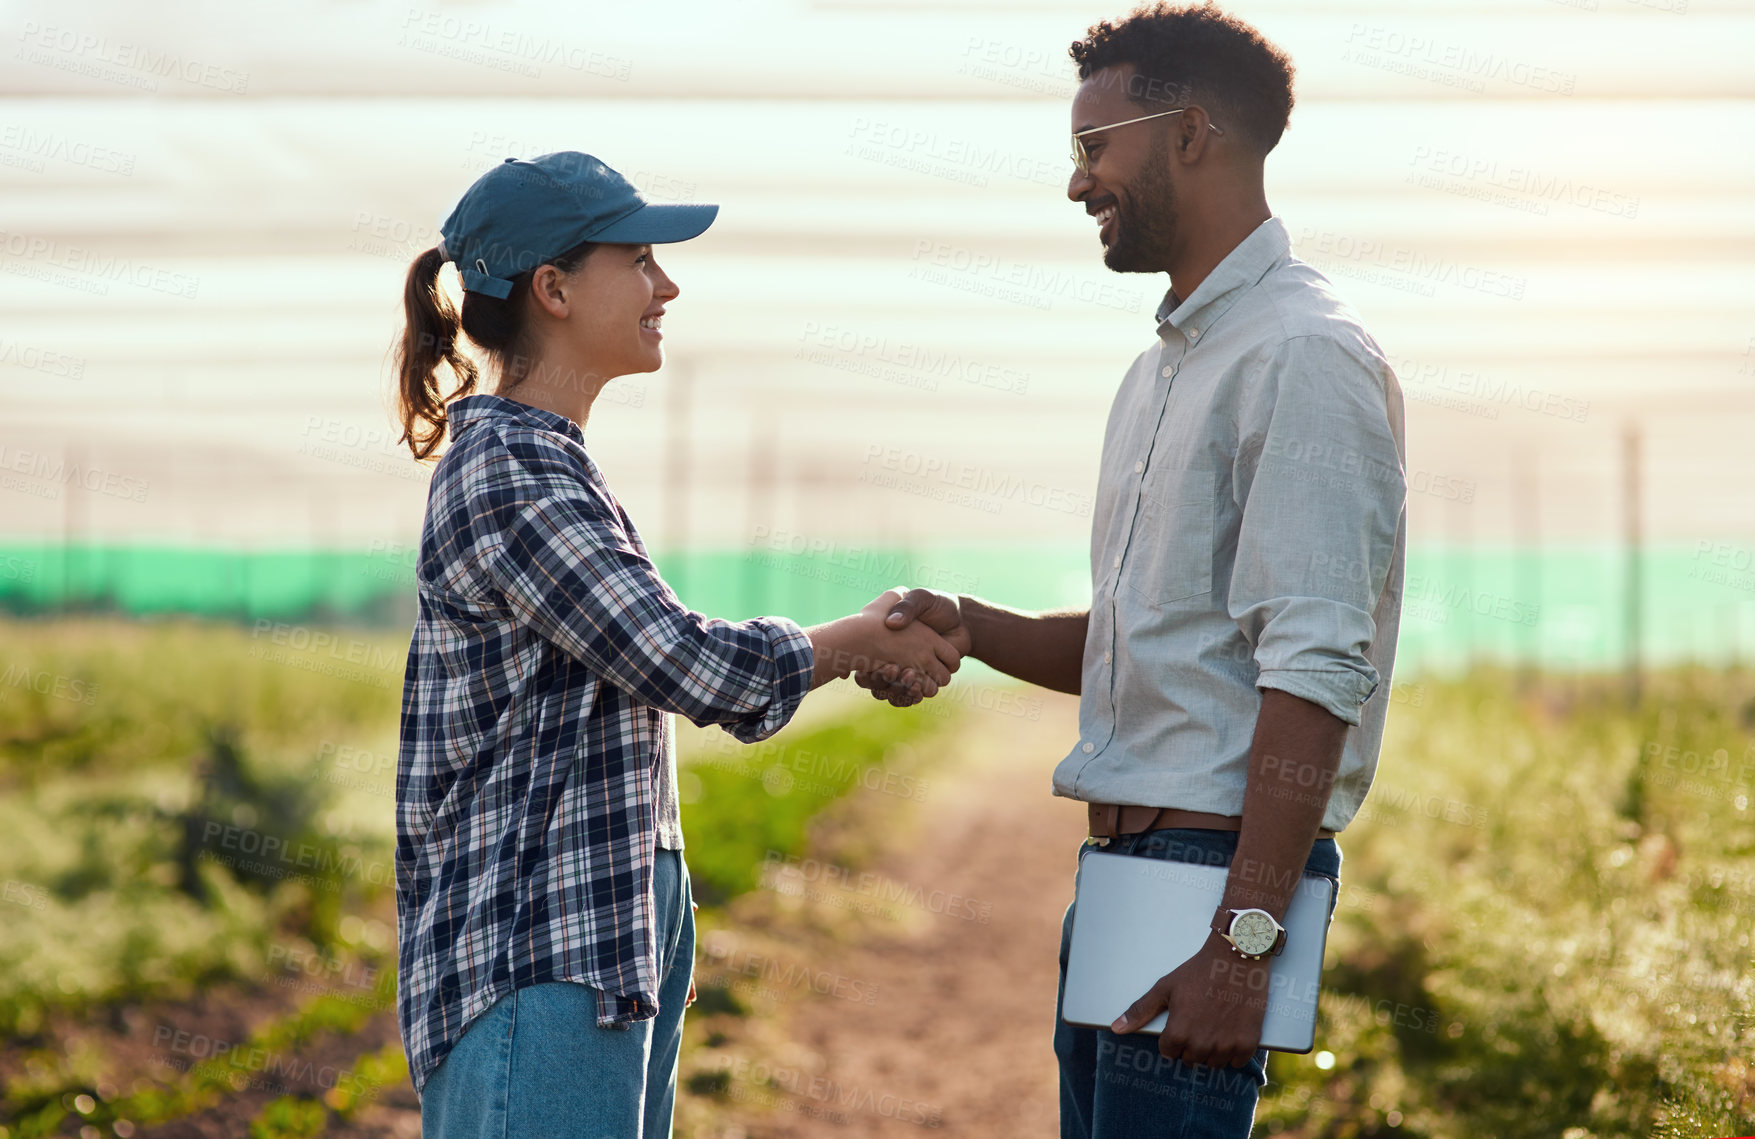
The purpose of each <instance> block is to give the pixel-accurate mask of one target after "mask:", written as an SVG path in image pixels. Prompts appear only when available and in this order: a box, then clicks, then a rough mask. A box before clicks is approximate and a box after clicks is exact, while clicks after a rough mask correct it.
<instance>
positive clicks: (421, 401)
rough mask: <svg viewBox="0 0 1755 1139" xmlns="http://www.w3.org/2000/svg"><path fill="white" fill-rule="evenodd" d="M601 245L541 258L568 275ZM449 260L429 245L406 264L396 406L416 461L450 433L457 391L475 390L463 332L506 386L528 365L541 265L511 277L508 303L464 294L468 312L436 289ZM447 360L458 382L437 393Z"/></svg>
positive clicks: (581, 246) (474, 373) (585, 244)
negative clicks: (530, 319) (532, 302)
mask: <svg viewBox="0 0 1755 1139" xmlns="http://www.w3.org/2000/svg"><path fill="white" fill-rule="evenodd" d="M595 247H596V246H595V244H594V243H592V242H589V241H587V242H582V243H580V244H579V245H575V246H574V247H573V248H571V249H569V250H567V251H566V252H565V253H562V254H560V255H559V256H556V257H550V258H549V259H548V260H546V261H544V262H543V263H542V264H544V265H553V266H554V267H555V268H557V269H559V270H560V271H561V272H563V273H571V272H573V271H574V270H575V269H577V268H578V267H579V266H580V265H582V264H584V263H585V258H586V257H587V256H588V255H589V254H590V252H591V250H592V249H594V248H595ZM444 264H445V257H444V255H443V254H442V253H440V252H439V250H438V249H437V248H433V249H429V250H427V251H426V252H424V253H422V254H421V255H420V256H418V257H416V258H415V259H414V264H412V265H410V266H409V267H408V278H407V280H406V281H405V282H404V283H403V286H402V310H403V317H404V321H405V323H404V326H403V329H402V339H401V340H400V341H399V342H398V343H397V345H396V357H395V366H396V405H397V414H398V416H399V417H400V418H401V420H402V437H401V438H400V439H398V440H397V442H398V443H407V444H408V449H409V450H410V451H412V452H414V457H415V458H416V459H425V458H427V457H429V456H430V455H432V453H433V451H434V450H435V449H437V447H438V446H439V442H440V441H441V440H442V439H444V437H445V426H446V417H445V406H446V405H447V404H449V403H450V402H451V401H452V400H454V399H456V398H458V397H459V396H466V395H468V394H470V393H471V392H473V391H474V390H475V385H476V381H477V380H478V379H479V378H480V377H479V375H478V374H477V371H476V367H475V361H473V360H471V359H470V358H469V355H468V354H467V353H466V352H464V351H463V348H462V346H461V345H459V344H458V342H457V334H458V333H459V332H462V333H465V334H466V335H468V337H469V339H470V340H471V341H473V342H474V343H475V345H476V346H477V347H479V348H480V349H481V350H482V351H483V352H485V353H486V354H487V357H488V359H489V360H490V361H492V363H493V365H494V369H495V371H496V372H497V373H498V375H499V378H500V385H501V387H502V389H503V388H506V387H510V386H513V385H515V384H516V383H517V382H518V381H519V380H520V379H522V378H523V373H524V372H525V371H526V370H527V369H528V367H529V365H530V354H529V353H528V352H525V351H523V350H522V349H523V341H524V337H525V331H526V330H525V323H524V302H525V299H526V298H528V297H529V295H530V281H531V278H532V277H533V276H534V275H535V272H536V268H540V267H541V266H537V267H535V268H531V269H527V270H525V271H524V272H522V273H519V274H518V275H517V276H516V277H513V278H512V292H511V294H510V295H509V296H507V297H506V298H505V299H504V300H501V299H500V298H498V297H490V296H488V295H487V294H485V293H473V292H465V293H464V294H463V311H462V313H459V312H458V311H457V309H456V308H454V307H453V306H452V304H451V300H450V298H449V297H447V296H446V295H445V294H444V293H443V292H441V291H440V289H439V270H440V269H441V268H443V267H444ZM441 363H443V364H448V365H450V368H451V374H452V375H454V376H455V377H457V386H456V387H455V388H453V389H452V390H451V393H450V394H449V395H443V394H441V393H440V390H439V377H438V368H439V365H440V364H441Z"/></svg>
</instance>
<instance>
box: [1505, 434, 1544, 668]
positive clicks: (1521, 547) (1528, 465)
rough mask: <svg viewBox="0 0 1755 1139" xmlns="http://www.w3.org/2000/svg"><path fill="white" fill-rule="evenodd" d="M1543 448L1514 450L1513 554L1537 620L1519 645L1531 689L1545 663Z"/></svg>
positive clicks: (1525, 598)
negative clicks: (1540, 466)
mask: <svg viewBox="0 0 1755 1139" xmlns="http://www.w3.org/2000/svg"><path fill="white" fill-rule="evenodd" d="M1539 455H1540V452H1538V451H1534V450H1530V449H1528V448H1524V447H1519V448H1518V449H1517V450H1515V451H1513V452H1512V477H1511V518H1512V526H1513V529H1514V532H1515V534H1516V541H1515V542H1514V543H1513V547H1514V551H1515V552H1514V554H1513V557H1515V558H1516V559H1517V563H1516V569H1515V572H1516V578H1515V580H1516V582H1517V591H1518V593H1520V594H1522V595H1523V603H1524V604H1525V605H1528V606H1532V607H1533V608H1534V611H1535V621H1534V623H1533V624H1532V625H1531V626H1530V631H1529V635H1528V637H1527V638H1526V640H1525V643H1524V644H1523V645H1521V646H1518V647H1517V650H1516V651H1517V654H1518V687H1520V688H1522V689H1524V690H1526V691H1527V690H1528V689H1530V688H1531V687H1533V686H1534V685H1535V683H1536V681H1537V680H1538V679H1539V678H1540V676H1541V663H1542V608H1543V604H1542V603H1543V601H1544V600H1545V599H1544V598H1543V597H1542V561H1541V559H1542V509H1541V483H1540V480H1539V478H1538V473H1537V472H1538V457H1539Z"/></svg>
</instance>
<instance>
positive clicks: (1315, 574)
mask: <svg viewBox="0 0 1755 1139" xmlns="http://www.w3.org/2000/svg"><path fill="white" fill-rule="evenodd" d="M1071 52H1072V57H1073V59H1074V60H1075V61H1077V63H1078V71H1079V77H1080V80H1081V83H1080V85H1079V88H1078V92H1077V94H1076V95H1075V97H1074V99H1073V104H1072V128H1073V149H1074V153H1073V160H1074V165H1075V172H1074V174H1073V176H1072V179H1071V181H1070V182H1068V184H1067V196H1068V197H1069V198H1071V199H1072V200H1073V201H1074V202H1077V203H1080V204H1082V205H1083V206H1084V207H1085V212H1086V213H1088V214H1089V215H1091V216H1092V217H1093V218H1095V219H1096V221H1097V224H1098V226H1099V229H1098V235H1099V237H1100V239H1101V241H1102V245H1103V260H1104V263H1105V264H1107V265H1108V266H1109V267H1110V268H1111V269H1114V270H1116V271H1117V272H1123V273H1168V274H1169V276H1170V289H1169V292H1168V293H1167V294H1166V295H1165V297H1164V301H1163V303H1162V304H1161V305H1159V306H1158V310H1157V313H1156V315H1155V320H1156V326H1157V339H1156V340H1155V341H1154V342H1153V343H1152V344H1151V346H1150V347H1148V348H1147V349H1146V351H1144V352H1142V353H1141V354H1140V355H1139V357H1138V359H1136V360H1135V361H1134V363H1133V366H1132V367H1131V368H1130V369H1128V372H1127V374H1126V376H1125V377H1124V378H1123V379H1122V381H1121V386H1120V388H1119V390H1118V391H1117V392H1116V395H1115V402H1114V405H1113V407H1112V409H1111V411H1110V414H1109V424H1108V429H1107V433H1106V435H1105V437H1104V443H1103V453H1102V460H1101V466H1100V472H1099V481H1098V491H1097V502H1096V509H1095V511H1094V516H1093V526H1092V534H1091V576H1092V587H1093V588H1092V598H1091V604H1090V606H1089V608H1085V609H1078V610H1071V611H1059V612H1045V613H1025V612H1019V611H1016V610H1010V609H1006V608H1004V607H1002V606H999V605H995V604H993V603H990V602H986V601H981V600H978V599H976V598H973V597H966V596H965V597H955V596H951V595H947V594H942V593H937V592H934V591H931V590H912V591H910V592H909V593H908V595H907V596H906V597H905V598H904V599H903V600H902V601H901V602H900V603H899V604H898V605H897V606H896V607H895V609H894V610H893V611H892V613H891V614H890V616H889V618H888V620H889V621H890V623H891V624H893V625H896V626H897V627H900V626H902V625H905V624H906V623H908V622H909V621H912V620H916V619H918V620H922V621H925V622H926V623H928V624H930V625H932V626H933V627H934V628H936V629H938V630H939V631H940V632H941V633H942V634H944V635H945V636H946V638H947V639H949V640H950V641H951V642H952V643H953V644H954V645H956V647H957V648H959V649H960V650H962V651H963V652H965V653H969V654H973V655H974V656H975V657H977V658H979V659H980V660H983V661H986V662H987V663H988V664H990V665H992V666H993V667H994V668H997V669H998V670H1000V671H1001V672H1004V673H1007V674H1009V675H1011V676H1014V677H1018V678H1020V679H1022V680H1026V681H1029V682H1032V683H1036V684H1042V685H1045V686H1047V687H1049V688H1053V689H1057V690H1059V691H1062V692H1071V693H1077V694H1078V695H1079V697H1080V703H1079V740H1078V742H1077V743H1075V744H1074V745H1073V746H1072V748H1071V750H1070V752H1069V753H1068V754H1067V756H1066V758H1065V759H1064V760H1062V761H1061V762H1060V764H1059V766H1058V767H1056V769H1055V771H1054V792H1055V794H1057V795H1062V796H1066V797H1069V798H1072V799H1076V800H1081V801H1083V802H1084V803H1086V804H1087V815H1088V819H1089V823H1090V829H1091V839H1090V840H1089V841H1088V843H1087V845H1086V846H1085V847H1084V848H1082V849H1084V850H1088V849H1091V848H1092V845H1093V844H1094V845H1101V846H1102V847H1104V848H1105V849H1107V850H1109V851H1113V852H1119V853H1123V854H1129V855H1135V856H1139V857H1147V858H1159V859H1167V860H1173V861H1184V862H1205V863H1209V864H1213V865H1225V866H1228V867H1229V872H1228V875H1227V882H1226V888H1225V894H1224V897H1223V899H1222V900H1221V902H1220V903H1219V908H1218V912H1217V913H1216V914H1215V915H1214V920H1213V926H1214V928H1213V932H1212V933H1211V935H1210V936H1209V937H1208V938H1207V941H1206V942H1205V944H1204V945H1203V946H1202V947H1201V949H1200V950H1199V951H1198V952H1197V953H1196V954H1195V955H1194V956H1193V957H1192V958H1190V959H1189V960H1188V961H1186V962H1185V963H1183V964H1182V965H1180V966H1178V967H1176V968H1175V969H1174V970H1172V971H1171V972H1170V973H1168V974H1167V975H1166V976H1164V977H1163V978H1162V979H1161V980H1160V981H1158V983H1157V984H1155V985H1153V986H1152V987H1151V989H1150V990H1149V991H1148V992H1146V993H1145V994H1143V995H1142V996H1141V997H1140V999H1139V1000H1138V1001H1137V1002H1136V1003H1135V1004H1134V1005H1133V1006H1132V1007H1131V1008H1129V1009H1128V1010H1127V1011H1126V1013H1125V1014H1124V1015H1123V1016H1122V1017H1121V1018H1120V1019H1118V1020H1117V1021H1116V1022H1115V1023H1114V1024H1113V1025H1112V1026H1110V1027H1109V1028H1106V1029H1096V1028H1087V1027H1079V1026H1075V1025H1069V1024H1067V1023H1065V1022H1064V1021H1061V1020H1059V1019H1058V1018H1057V1021H1056V1026H1055V1032H1054V1050H1055V1054H1056V1056H1057V1057H1058V1059H1059V1062H1060V1088H1061V1091H1060V1097H1061V1134H1062V1135H1063V1136H1080V1137H1096V1139H1104V1137H1111V1139H1113V1137H1120V1136H1136V1135H1177V1136H1235V1137H1237V1139H1245V1137H1246V1136H1247V1135H1248V1134H1249V1130H1250V1126H1251V1123H1252V1121H1253V1118H1254V1113H1255V1108H1256V1102H1257V1098H1258V1094H1259V1089H1260V1088H1261V1087H1263V1086H1265V1085H1266V1083H1267V1074H1266V1060H1267V1050H1266V1049H1264V1048H1259V1047H1258V1044H1259V1043H1260V1040H1261V1025H1262V1020H1263V1016H1264V1013H1265V1002H1264V1001H1263V1000H1262V994H1265V993H1266V992H1267V985H1266V982H1267V975H1268V971H1269V967H1270V965H1271V964H1272V955H1273V953H1274V952H1277V951H1278V949H1279V947H1280V946H1281V945H1282V944H1283V939H1282V940H1281V941H1279V942H1276V944H1275V946H1274V948H1273V949H1272V950H1269V951H1268V952H1267V953H1265V954H1263V953H1261V952H1260V950H1259V949H1258V950H1257V955H1256V956H1250V955H1248V954H1245V953H1244V951H1243V949H1242V947H1241V946H1240V945H1239V944H1234V943H1233V941H1232V940H1231V935H1232V934H1233V933H1241V931H1242V930H1243V929H1244V928H1245V927H1243V926H1238V927H1232V926H1231V925H1230V924H1229V922H1230V921H1231V920H1233V919H1235V916H1236V915H1235V913H1233V911H1246V910H1262V911H1266V913H1267V915H1268V916H1270V917H1272V918H1273V919H1274V922H1275V923H1276V924H1279V923H1280V922H1281V920H1282V919H1283V918H1284V917H1285V913H1286V909H1287V906H1288V905H1289V903H1290V901H1291V898H1292V895H1293V893H1294V891H1295V890H1296V888H1297V884H1298V880H1299V877H1300V872H1303V873H1306V874H1320V875H1325V876H1328V877H1331V878H1335V879H1337V880H1338V878H1339V875H1340V862H1341V856H1340V850H1339V848H1338V846H1337V845H1336V843H1335V840H1334V835H1335V833H1336V832H1338V831H1340V830H1341V829H1342V828H1343V827H1345V826H1346V825H1347V823H1348V822H1349V821H1350V820H1351V819H1352V818H1353V816H1354V815H1355V814H1356V813H1357V811H1358V810H1359V807H1360V805H1361V803H1362V802H1363V800H1364V798H1365V794H1366V791H1367V790H1368V789H1369V788H1370V785H1371V781H1372V777H1373V775H1374V774H1375V771H1376V767H1377V755H1378V747H1379V743H1380V741H1381V740H1382V736H1383V725H1384V716H1385V710H1386V705H1387V703H1388V700H1387V697H1388V689H1389V685H1390V673H1391V669H1392V665H1393V663H1394V656H1395V640H1396V628H1397V625H1398V622H1399V617H1400V604H1401V588H1402V567H1403V547H1404V538H1405V522H1406V512H1405V502H1404V500H1405V494H1406V478H1405V466H1404V448H1403V433H1402V399H1401V392H1400V389H1399V387H1398V385H1397V383H1396V378H1395V375H1394V373H1393V372H1392V371H1391V369H1390V366H1389V364H1388V362H1387V361H1386V359H1385V357H1384V354H1383V352H1382V351H1381V350H1380V349H1379V347H1378V345H1377V342H1376V341H1375V340H1373V339H1372V337H1371V335H1370V333H1368V332H1367V331H1366V330H1365V328H1364V325H1363V324H1362V323H1361V321H1360V319H1359V316H1358V314H1357V313H1356V312H1355V311H1354V310H1353V309H1352V308H1350V307H1349V306H1348V305H1347V304H1346V303H1345V302H1344V301H1342V300H1341V298H1340V297H1339V296H1338V295H1337V294H1336V292H1335V290H1334V288H1333V286H1332V285H1331V284H1330V282H1329V281H1328V280H1327V279H1326V278H1325V277H1324V276H1323V275H1322V274H1321V273H1319V272H1317V271H1316V270H1315V269H1313V268H1312V267H1311V266H1309V265H1307V264H1305V263H1304V262H1302V261H1300V260H1298V259H1297V258H1296V257H1294V256H1293V255H1292V253H1291V250H1290V241H1289V237H1288V234H1287V230H1286V226H1285V224H1284V223H1283V222H1282V221H1281V219H1280V218H1278V217H1276V216H1275V215H1274V214H1273V212H1272V211H1271V210H1270V209H1269V207H1268V203H1267V198H1266V196H1265V193H1264V190H1263V175H1262V171H1263V164H1264V162H1265V159H1266V157H1267V155H1268V152H1269V151H1271V150H1272V149H1273V148H1274V146H1275V145H1277V144H1278V142H1279V140H1280V136H1281V134H1282V133H1283V132H1284V130H1285V129H1286V126H1287V124H1288V122H1289V119H1290V115H1291V109H1292V66H1291V62H1290V60H1289V59H1287V57H1286V56H1285V54H1284V53H1283V52H1281V51H1280V50H1279V49H1278V48H1276V47H1274V46H1273V45H1272V44H1270V43H1268V42H1267V41H1266V40H1265V39H1263V38H1262V36H1261V35H1260V34H1259V33H1258V32H1257V31H1256V30H1255V29H1254V28H1252V27H1250V26H1249V25H1247V24H1245V23H1243V22H1242V21H1240V20H1237V19H1235V18H1234V17H1231V16H1229V15H1227V14H1225V13H1223V12H1222V11H1220V10H1218V9H1216V8H1214V7H1212V6H1210V5H1206V6H1201V7H1195V8H1173V7H1169V6H1167V5H1158V6H1155V7H1150V8H1142V9H1140V10H1138V11H1136V12H1135V13H1134V14H1133V15H1131V16H1130V17H1128V18H1127V19H1125V20H1122V21H1119V22H1115V23H1110V22H1104V23H1100V24H1097V25H1096V26H1094V27H1092V28H1091V29H1090V31H1089V33H1088V34H1087V35H1086V37H1085V38H1084V39H1083V40H1080V41H1078V42H1076V43H1074V44H1073V45H1072V48H1071ZM888 682H889V677H887V676H885V675H866V676H863V677H861V678H860V683H861V684H862V685H864V686H865V687H867V688H870V689H872V691H873V693H874V694H875V695H877V696H879V697H880V698H892V702H897V703H902V702H908V701H909V700H910V699H911V698H910V697H908V696H906V695H905V693H903V692H901V691H899V690H893V689H892V688H891V687H890V685H889V683H888ZM1330 913H1331V916H1332V913H1333V909H1332V903H1331V908H1330ZM1072 919H1073V908H1072V907H1070V906H1069V907H1068V909H1067V916H1066V921H1065V923H1064V925H1063V932H1062V941H1061V985H1062V989H1063V991H1064V987H1065V969H1066V953H1067V938H1068V936H1069V934H1070V930H1071V924H1072ZM1250 920H1252V921H1254V922H1256V923H1257V924H1258V927H1259V928H1262V929H1266V928H1268V927H1265V926H1261V925H1260V923H1261V920H1262V919H1261V918H1260V916H1259V915H1251V917H1250ZM1239 940H1240V941H1241V942H1243V943H1244V944H1248V943H1249V938H1248V937H1247V936H1240V937H1239ZM1165 1009H1168V1018H1169V1019H1168V1022H1167V1025H1166V1027H1165V1029H1164V1031H1163V1032H1162V1033H1161V1034H1160V1035H1159V1037H1158V1039H1157V1041H1156V1042H1155V1043H1154V1042H1153V1041H1152V1039H1151V1037H1150V1036H1149V1035H1139V1034H1137V1030H1138V1029H1139V1028H1140V1027H1141V1026H1142V1025H1144V1024H1146V1023H1147V1022H1148V1021H1149V1020H1151V1019H1152V1018H1153V1017H1154V1016H1155V1015H1156V1014H1157V1013H1159V1012H1160V1011H1162V1010H1165ZM1057 1012H1058V1008H1057Z"/></svg>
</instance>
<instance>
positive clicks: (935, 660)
mask: <svg viewBox="0 0 1755 1139" xmlns="http://www.w3.org/2000/svg"><path fill="white" fill-rule="evenodd" d="M808 634H809V636H810V640H811V647H812V649H814V650H815V653H816V670H815V673H814V675H813V676H812V678H811V687H812V688H816V687H818V686H819V685H822V684H826V683H827V682H828V681H830V680H838V679H840V678H842V677H845V676H849V675H851V676H852V677H853V682H854V683H855V684H857V685H859V686H860V687H861V688H864V689H866V690H867V691H869V692H870V693H871V694H872V696H873V697H874V698H876V699H879V700H888V701H889V702H890V703H891V704H893V705H895V706H896V707H898V708H906V707H908V706H910V705H913V704H918V703H920V702H921V701H922V700H925V699H928V698H929V697H932V696H936V695H938V690H939V689H940V688H943V687H944V686H945V685H947V684H949V683H950V682H951V674H952V673H954V672H956V671H957V669H958V667H959V666H960V665H961V664H962V660H963V656H964V655H965V654H966V653H969V652H970V651H972V649H973V647H974V645H973V642H972V640H971V638H970V636H969V630H968V628H967V627H966V626H965V625H964V624H963V618H962V613H961V610H960V607H959V605H958V603H957V598H955V597H953V596H951V595H950V594H945V593H938V592H936V591H934V590H930V589H910V590H908V591H906V592H905V593H904V592H903V591H901V590H896V589H890V590H885V591H884V592H883V593H880V594H879V595H878V596H877V597H875V598H873V599H872V601H871V603H870V604H868V605H867V606H865V608H863V609H861V610H860V611H859V612H858V613H856V614H854V615H853V616H850V617H842V618H841V619H840V620H837V621H830V622H829V623H828V624H826V625H818V626H816V627H814V628H812V629H810V630H808Z"/></svg>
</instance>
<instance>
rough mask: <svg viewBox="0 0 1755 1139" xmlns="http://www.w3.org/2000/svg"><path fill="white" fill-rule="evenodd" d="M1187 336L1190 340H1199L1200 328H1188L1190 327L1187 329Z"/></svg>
mask: <svg viewBox="0 0 1755 1139" xmlns="http://www.w3.org/2000/svg"><path fill="white" fill-rule="evenodd" d="M1188 338H1189V339H1190V340H1199V339H1200V329H1198V328H1190V329H1189V330H1188Z"/></svg>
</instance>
